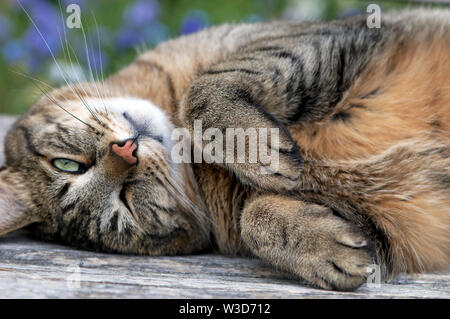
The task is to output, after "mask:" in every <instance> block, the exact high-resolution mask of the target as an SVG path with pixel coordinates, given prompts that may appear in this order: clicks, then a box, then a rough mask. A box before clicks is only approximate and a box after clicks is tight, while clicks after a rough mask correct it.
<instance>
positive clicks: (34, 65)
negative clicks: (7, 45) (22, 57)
mask: <svg viewBox="0 0 450 319" xmlns="http://www.w3.org/2000/svg"><path fill="white" fill-rule="evenodd" d="M26 65H27V70H28V72H30V73H32V74H36V73H39V72H40V71H41V68H42V65H43V58H42V57H41V56H39V55H35V54H28V55H27V57H26Z"/></svg>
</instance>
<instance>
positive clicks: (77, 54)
mask: <svg viewBox="0 0 450 319" xmlns="http://www.w3.org/2000/svg"><path fill="white" fill-rule="evenodd" d="M370 3H377V4H378V5H380V7H381V9H382V10H387V9H390V8H399V7H404V6H406V5H410V6H411V5H416V4H417V3H415V2H413V3H410V2H407V1H401V0H396V1H358V0H228V1H215V0H135V1H129V0H128V1H127V0H103V1H102V0H99V1H92V0H91V1H87V0H54V1H53V0H1V2H0V101H1V102H0V113H9V114H20V113H22V112H23V111H24V110H26V109H28V108H29V107H30V106H31V105H32V104H33V102H35V101H36V99H37V98H38V97H39V96H40V95H41V94H42V92H41V91H40V90H39V89H38V88H37V87H36V86H35V84H33V81H32V80H30V78H29V77H33V78H35V79H39V80H40V81H43V82H45V83H47V84H49V85H51V86H53V87H57V86H61V85H64V84H65V80H64V77H63V76H62V74H64V76H65V78H66V79H67V80H68V81H70V82H72V81H81V80H84V79H89V78H90V72H89V66H90V67H91V69H92V73H93V75H94V77H96V75H100V74H101V73H102V72H103V74H104V76H107V75H108V74H111V73H112V72H114V71H116V70H117V69H118V68H120V67H122V66H124V65H126V64H127V63H129V62H130V61H132V60H133V58H134V57H135V56H136V54H137V52H139V51H142V50H145V49H147V48H151V47H153V46H155V45H157V44H158V43H159V42H161V41H164V40H166V39H168V38H172V37H176V36H177V35H180V34H188V33H192V32H195V31H197V30H200V29H202V28H205V27H207V26H210V25H216V24H221V23H224V22H236V23H237V22H253V21H262V20H273V19H289V20H297V21H305V20H330V19H334V18H338V17H347V16H352V15H356V14H364V13H366V8H367V6H368V5H369V4H370ZM70 4H77V5H79V6H80V8H81V19H82V23H83V28H82V29H76V28H74V29H68V28H67V27H65V23H63V21H65V19H67V17H68V16H69V15H70V13H67V12H66V9H67V6H68V5H70ZM31 21H33V22H34V24H33V23H32V22H31ZM36 27H37V28H36ZM38 30H39V31H38ZM83 31H84V32H83ZM43 38H44V39H45V42H44V40H43ZM86 48H87V50H86ZM53 57H54V58H55V59H56V61H57V62H58V65H59V67H57V65H56V63H55V62H54V59H53ZM43 82H38V83H39V86H40V87H41V88H43V89H47V88H49V87H48V86H47V84H44V83H43Z"/></svg>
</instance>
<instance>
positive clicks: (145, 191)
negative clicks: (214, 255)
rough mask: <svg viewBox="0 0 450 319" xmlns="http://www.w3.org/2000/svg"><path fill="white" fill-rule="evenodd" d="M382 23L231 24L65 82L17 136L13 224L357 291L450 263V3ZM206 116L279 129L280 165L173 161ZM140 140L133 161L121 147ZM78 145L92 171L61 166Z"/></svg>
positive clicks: (10, 158)
mask: <svg viewBox="0 0 450 319" xmlns="http://www.w3.org/2000/svg"><path fill="white" fill-rule="evenodd" d="M382 19H383V20H382V21H383V22H382V27H381V28H380V29H369V28H367V26H366V20H365V17H357V18H351V19H347V20H341V21H334V22H329V23H308V24H298V23H288V22H273V23H259V24H249V25H224V26H220V27H215V28H211V29H208V30H205V31H202V32H199V33H197V34H194V35H190V36H185V37H180V38H178V39H175V40H171V41H168V42H166V43H163V44H161V45H159V46H158V47H157V48H155V49H154V50H151V51H149V52H146V53H144V54H142V55H140V56H138V57H137V59H136V60H135V61H134V62H133V63H131V64H130V65H129V66H127V67H125V68H124V69H122V70H121V71H119V72H118V73H117V74H115V75H113V76H111V77H110V78H109V79H107V80H106V81H105V83H97V84H96V85H97V86H95V85H93V84H92V83H84V84H77V85H75V86H74V87H63V88H60V89H57V90H55V91H53V92H51V93H50V96H44V97H43V98H42V99H41V100H40V101H39V102H38V103H37V104H36V105H34V106H33V108H31V109H30V111H28V112H27V113H26V114H25V115H23V116H22V117H21V118H20V119H19V120H18V121H17V123H16V124H15V126H14V127H13V129H12V130H11V131H10V132H9V134H8V137H7V140H6V144H5V145H6V155H7V163H6V165H7V168H6V169H4V170H2V171H1V172H0V177H1V178H2V180H3V181H4V184H3V186H1V188H0V234H1V233H6V232H7V231H10V230H13V229H16V228H18V227H22V226H24V225H25V224H28V223H33V222H36V221H38V223H34V224H33V225H32V226H31V227H32V228H33V229H34V230H35V232H37V233H39V234H40V235H41V236H42V237H43V238H47V239H53V240H58V241H62V242H65V243H68V244H72V245H76V246H79V247H83V248H89V249H96V250H101V251H114V252H122V253H137V254H152V255H157V254H180V253H190V252H193V251H199V250H201V249H205V248H207V247H211V246H213V247H215V248H216V249H218V250H219V251H220V252H222V253H227V254H245V255H249V254H250V255H256V256H259V257H260V258H262V259H264V260H266V261H268V262H269V263H271V264H273V265H274V266H276V267H278V268H280V269H283V270H285V271H288V272H290V273H292V274H295V275H298V276H299V277H301V278H304V279H306V280H307V281H308V282H310V283H312V284H314V285H316V286H319V287H322V288H327V289H340V290H348V289H355V288H356V287H358V286H359V285H361V284H362V283H363V282H364V281H365V279H366V278H367V276H368V275H369V272H368V269H367V267H368V266H369V265H370V264H372V263H375V262H376V263H378V264H380V265H381V266H382V271H383V275H384V277H385V278H390V277H392V276H394V275H396V274H398V273H399V272H403V271H407V272H420V271H434V270H442V269H446V268H448V267H449V263H450V231H449V230H450V214H449V213H450V212H449V207H450V156H449V154H450V144H449V141H450V124H449V123H450V65H449V63H448V61H449V60H450V12H449V11H447V10H441V11H436V10H434V11H433V10H415V11H405V12H397V13H392V14H383V16H382ZM98 85H100V91H101V92H102V93H103V94H101V95H100V96H99V91H98ZM55 104H59V106H62V107H63V108H64V110H63V109H61V108H59V107H58V106H57V105H55ZM86 104H87V105H91V106H92V108H93V110H94V111H93V113H90V112H88V111H87V110H86ZM104 104H106V105H104ZM113 105H114V107H113ZM143 110H144V111H143ZM69 113H71V114H69ZM75 117H76V118H75ZM194 120H202V121H203V129H205V130H206V129H207V128H210V127H215V128H220V129H225V128H227V127H240V128H249V127H257V128H279V129H280V132H281V134H280V138H281V140H280V166H281V167H280V171H279V173H277V174H268V175H261V174H259V173H257V172H259V168H260V167H259V165H260V164H258V163H256V164H251V163H235V164H233V163H227V164H224V165H222V166H220V165H211V164H206V163H201V164H194V165H191V164H183V165H179V164H174V163H173V162H172V161H171V160H170V157H169V155H168V154H169V151H170V146H171V144H170V143H169V142H168V138H167V136H169V135H170V133H171V131H172V130H173V128H175V127H185V128H187V129H188V130H191V131H192V129H193V122H194ZM127 138H139V148H138V160H139V164H138V165H137V166H136V167H135V168H133V169H132V170H130V169H128V168H126V167H123V163H122V164H121V162H120V161H117V159H115V158H114V157H113V156H111V151H110V149H108V145H110V143H111V142H114V141H123V140H126V139H127ZM69 156H70V158H72V159H74V160H77V161H78V162H80V163H83V165H84V166H85V167H86V172H84V173H83V174H79V175H76V176H75V175H70V174H62V173H61V172H58V171H55V169H54V168H53V167H52V166H51V163H50V160H51V159H52V158H58V157H69ZM230 171H231V172H232V174H230ZM14 202H16V203H17V204H14ZM11 203H13V204H11ZM11 205H12V206H14V205H15V206H14V207H16V211H17V218H16V222H14V218H11V216H12V215H13V214H11V211H9V212H8V214H7V215H6V213H5V212H6V207H8V206H11ZM23 207H26V208H27V209H26V210H24V209H23ZM13 211H14V210H13ZM11 220H12V221H13V222H11ZM2 228H3V229H2Z"/></svg>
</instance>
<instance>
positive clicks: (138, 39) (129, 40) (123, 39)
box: [116, 28, 144, 50]
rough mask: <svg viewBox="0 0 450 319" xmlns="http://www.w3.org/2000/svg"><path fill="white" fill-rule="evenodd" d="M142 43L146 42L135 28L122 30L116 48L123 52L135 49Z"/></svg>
mask: <svg viewBox="0 0 450 319" xmlns="http://www.w3.org/2000/svg"><path fill="white" fill-rule="evenodd" d="M142 42H144V36H143V35H142V33H141V32H139V31H138V30H135V29H133V28H125V29H122V30H121V31H119V33H118V34H117V38H116V46H117V47H118V48H119V49H122V50H123V49H129V48H133V47H135V46H136V45H138V44H140V43H142Z"/></svg>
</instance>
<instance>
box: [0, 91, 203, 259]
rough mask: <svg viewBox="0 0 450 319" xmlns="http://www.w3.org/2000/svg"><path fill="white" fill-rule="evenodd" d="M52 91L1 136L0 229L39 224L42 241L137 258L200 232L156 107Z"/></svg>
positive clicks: (183, 170) (189, 183)
mask: <svg viewBox="0 0 450 319" xmlns="http://www.w3.org/2000/svg"><path fill="white" fill-rule="evenodd" d="M52 96H53V97H54V100H53V101H51V100H50V99H48V98H46V97H44V98H42V99H41V100H40V101H39V102H38V103H37V104H36V105H35V106H34V107H33V108H32V109H31V110H30V111H29V112H28V113H26V114H25V115H24V116H23V117H22V118H21V119H19V120H18V121H17V122H16V124H15V125H14V127H13V128H12V130H11V131H10V132H9V134H8V136H7V139H6V143H5V152H6V158H7V159H6V165H7V168H6V169H4V170H3V171H2V172H1V176H0V177H1V178H2V186H0V234H2V233H6V232H8V231H10V230H13V229H16V228H20V227H22V226H24V225H26V224H29V223H32V222H37V223H36V224H35V226H34V228H35V230H37V232H38V233H40V234H41V235H42V236H43V237H46V238H50V239H55V240H60V241H63V242H66V243H69V244H72V245H76V246H79V247H84V248H91V249H97V250H103V251H118V252H125V253H142V254H159V253H180V252H182V251H181V250H182V249H181V248H180V247H181V246H184V245H181V244H180V245H177V241H180V243H181V242H182V241H185V240H187V238H188V237H192V234H191V233H192V232H195V233H197V234H198V236H199V237H202V236H203V235H201V233H202V231H201V230H200V229H192V228H196V227H197V226H196V225H198V223H196V222H193V220H194V219H196V218H198V216H197V215H196V212H195V211H197V213H198V212H199V211H200V208H199V207H200V206H201V205H200V204H199V201H198V199H196V196H195V195H194V193H195V190H194V189H195V186H194V184H193V183H194V182H193V180H192V178H191V177H190V167H188V166H186V165H180V164H175V163H173V161H171V158H170V149H171V146H172V141H171V132H172V130H173V126H172V124H171V122H170V120H169V118H168V116H167V115H166V114H165V113H164V112H163V111H161V110H160V109H159V108H158V107H157V106H155V105H153V104H152V103H150V102H149V101H145V100H140V99H134V98H123V97H121V98H120V97H116V98H107V99H100V98H90V97H83V98H82V99H80V98H78V97H76V98H75V97H74V98H68V99H67V100H64V98H67V96H73V95H71V94H69V92H67V89H66V91H64V90H63V91H62V92H61V91H59V92H57V93H53V94H52ZM56 101H57V104H59V106H57V105H56V103H54V102H56ZM60 106H62V107H63V108H64V110H63V109H62V108H61V107H60ZM88 107H89V109H90V111H89V110H88ZM8 207H11V208H8ZM193 207H194V208H193ZM2 228H3V229H2ZM188 235H189V236H188ZM194 237H195V236H194ZM197 240H198V242H199V244H201V242H202V241H203V240H202V239H200V238H197ZM189 241H191V239H190V240H189ZM197 248H198V247H197Z"/></svg>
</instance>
